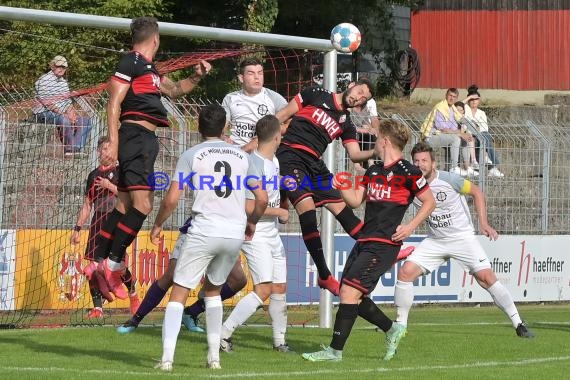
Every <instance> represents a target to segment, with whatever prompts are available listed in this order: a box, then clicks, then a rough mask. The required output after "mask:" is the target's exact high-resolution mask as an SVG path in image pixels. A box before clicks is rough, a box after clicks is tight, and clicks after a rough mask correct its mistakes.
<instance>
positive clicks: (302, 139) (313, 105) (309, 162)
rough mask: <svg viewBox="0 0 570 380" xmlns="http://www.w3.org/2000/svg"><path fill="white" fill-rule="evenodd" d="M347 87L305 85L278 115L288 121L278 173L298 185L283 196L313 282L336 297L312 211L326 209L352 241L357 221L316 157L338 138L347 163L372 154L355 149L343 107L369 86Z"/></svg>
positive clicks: (369, 92)
mask: <svg viewBox="0 0 570 380" xmlns="http://www.w3.org/2000/svg"><path fill="white" fill-rule="evenodd" d="M348 87H349V88H348V89H347V90H346V91H345V92H342V93H333V92H330V91H327V90H325V89H323V88H321V87H307V88H305V89H304V90H302V91H301V92H300V93H299V94H297V95H296V96H295V98H293V100H291V101H290V102H289V104H288V105H287V106H286V107H285V108H283V109H282V110H281V111H279V112H278V113H277V118H278V119H279V120H280V121H281V122H282V123H284V122H287V121H288V120H289V119H290V118H291V121H290V123H289V126H288V128H287V129H286V131H285V134H284V136H283V140H282V141H281V146H280V147H279V150H278V151H277V159H278V160H279V163H280V165H281V175H282V176H290V177H292V178H293V179H295V180H296V181H297V184H296V186H295V187H294V189H292V190H287V197H288V198H289V200H290V201H291V203H292V204H293V206H294V207H295V210H296V211H297V214H298V215H299V224H300V225H301V233H302V234H303V240H304V242H305V245H306V246H307V249H308V251H309V253H310V255H311V258H312V259H313V262H314V263H315V265H316V267H317V270H318V275H319V278H318V281H317V282H318V284H319V286H320V287H321V288H323V289H328V290H329V291H330V292H331V293H333V294H334V295H338V291H339V283H338V281H337V280H336V279H335V278H334V276H333V275H332V274H331V272H330V270H329V268H328V266H327V263H326V261H325V255H324V253H323V243H322V241H321V235H320V233H319V230H318V228H317V212H316V208H317V207H321V206H325V207H326V208H327V209H328V210H329V211H330V212H332V214H333V215H334V216H335V218H336V219H337V220H338V221H339V222H340V224H341V225H342V227H343V228H344V230H345V231H346V232H347V233H348V234H349V235H350V236H352V237H357V235H358V233H359V231H360V229H361V228H362V222H361V221H360V219H358V217H356V215H354V212H353V211H352V210H351V209H350V208H349V207H347V206H346V204H345V203H344V201H343V200H342V198H341V196H340V193H339V192H338V190H336V189H334V188H332V187H331V183H332V179H331V177H332V174H331V172H330V171H329V169H328V168H327V167H326V165H325V163H324V161H323V160H322V158H321V157H322V155H323V153H324V152H325V149H326V148H327V146H328V144H330V143H332V142H333V141H334V140H336V139H338V138H341V139H342V142H343V144H344V148H345V149H346V151H347V152H348V156H349V157H350V159H351V160H352V161H354V162H362V161H366V160H368V159H369V158H371V157H372V156H373V150H368V151H364V152H362V151H360V147H359V145H358V140H357V139H356V129H355V127H354V125H353V124H352V122H351V121H350V116H349V112H348V109H349V108H351V107H356V106H363V105H364V104H366V102H367V101H368V100H369V99H371V98H372V97H373V95H374V86H373V85H372V83H371V82H370V81H368V80H365V79H361V80H358V81H357V82H352V83H350V84H349V86H348Z"/></svg>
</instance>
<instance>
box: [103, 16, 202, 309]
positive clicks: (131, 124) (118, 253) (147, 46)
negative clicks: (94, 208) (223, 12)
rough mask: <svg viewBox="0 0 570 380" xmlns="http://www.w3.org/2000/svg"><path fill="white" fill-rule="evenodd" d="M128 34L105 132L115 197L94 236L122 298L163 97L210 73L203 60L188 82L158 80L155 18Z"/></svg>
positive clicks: (147, 208)
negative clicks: (113, 163) (113, 164)
mask: <svg viewBox="0 0 570 380" xmlns="http://www.w3.org/2000/svg"><path fill="white" fill-rule="evenodd" d="M131 35H132V42H133V50H132V51H131V52H129V53H128V54H125V55H124V56H123V57H122V58H121V60H120V61H119V64H118V66H117V70H116V72H115V74H114V75H113V77H112V78H111V81H110V82H109V87H108V92H109V102H108V104H107V127H108V130H109V144H110V155H111V156H112V157H113V158H116V157H117V156H118V159H119V183H118V190H119V194H118V200H117V204H116V206H115V209H114V210H113V211H112V212H111V213H110V215H109V217H108V219H107V221H106V223H105V225H103V227H102V228H101V231H100V232H99V235H98V236H97V248H96V252H95V258H96V260H97V262H99V268H100V271H101V272H102V273H104V275H105V279H106V280H107V282H108V284H109V288H110V290H111V291H112V292H113V293H114V294H115V296H116V297H117V298H121V299H126V298H127V296H128V294H127V292H126V290H125V288H124V286H123V282H122V276H123V274H124V273H125V264H124V261H123V260H124V257H125V252H126V249H127V247H128V246H129V245H130V244H131V243H132V242H133V240H134V239H135V238H136V236H137V234H138V232H139V230H140V229H141V227H142V225H143V222H144V221H145V219H146V217H147V215H148V214H149V213H150V212H151V211H152V204H153V189H152V188H151V187H150V185H149V183H148V180H149V176H150V175H151V174H152V173H154V162H155V160H156V157H157V155H158V150H159V145H158V139H157V137H156V134H155V130H156V128H159V127H168V126H169V121H168V115H167V112H166V108H165V107H164V105H163V104H162V102H161V96H162V94H164V95H166V96H169V97H171V98H176V97H178V96H181V95H183V94H186V93H188V92H189V91H191V90H192V89H193V88H194V87H195V86H196V85H197V84H198V82H199V81H200V79H201V78H202V77H203V76H204V75H206V73H207V72H208V71H209V70H210V68H211V66H210V64H209V63H207V62H205V61H201V62H200V64H199V65H197V66H196V68H195V74H194V75H193V76H192V77H190V78H186V79H183V80H180V81H178V82H173V81H171V80H170V79H168V78H166V77H162V76H160V74H159V73H158V71H157V69H156V67H155V65H154V63H153V62H152V60H153V59H154V56H155V54H156V52H157V51H158V47H159V44H160V36H159V31H158V22H157V21H156V19H155V18H153V17H139V18H135V19H133V21H132V23H131ZM119 124H120V126H121V127H120V128H119Z"/></svg>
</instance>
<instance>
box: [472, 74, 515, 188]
mask: <svg viewBox="0 0 570 380" xmlns="http://www.w3.org/2000/svg"><path fill="white" fill-rule="evenodd" d="M464 103H466V104H467V107H465V117H466V118H467V120H470V121H472V122H473V123H475V125H477V127H478V128H479V133H480V138H481V139H482V140H484V145H485V149H486V150H487V152H486V154H487V156H486V159H485V161H486V164H487V166H488V168H489V172H488V173H487V175H488V176H489V177H496V178H503V177H504V176H505V175H504V174H503V173H501V171H499V169H498V168H497V167H496V166H497V165H499V164H500V161H499V156H498V155H497V152H496V151H495V147H494V145H493V138H492V137H491V134H490V133H489V123H488V122H487V115H486V114H485V112H484V111H482V110H480V109H479V104H480V103H481V94H479V88H478V87H477V85H474V84H473V85H471V86H469V88H468V89H467V98H466V99H465V100H464ZM478 143H480V141H478ZM477 145H479V144H477Z"/></svg>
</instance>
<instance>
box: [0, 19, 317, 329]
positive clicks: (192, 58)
mask: <svg viewBox="0 0 570 380" xmlns="http://www.w3.org/2000/svg"><path fill="white" fill-rule="evenodd" d="M14 25H16V23H14ZM68 28H69V29H70V31H71V32H70V35H74V36H77V38H76V39H68V40H64V41H62V40H56V39H54V38H52V37H50V33H49V30H50V29H49V28H46V27H38V28H32V30H37V31H38V32H36V34H34V33H24V32H21V30H28V29H26V28H17V27H15V26H14V28H12V29H8V30H2V32H1V33H0V48H2V49H10V48H12V49H15V48H21V47H26V49H28V47H29V46H34V50H33V53H34V54H35V56H34V57H32V58H33V59H32V58H30V57H29V56H28V55H26V54H22V55H15V54H14V55H10V57H13V58H10V61H8V62H6V61H4V63H5V64H6V65H8V66H9V67H13V68H14V69H8V70H6V71H5V72H4V73H2V74H3V75H2V76H0V205H1V206H0V207H1V212H0V326H1V327H5V328H11V327H29V326H54V325H83V324H102V323H105V324H118V323H122V322H124V321H125V320H126V319H127V318H128V316H129V300H124V301H122V300H116V301H113V302H111V303H105V304H104V306H103V309H104V318H88V312H89V311H90V309H91V308H92V307H93V300H92V297H91V294H90V290H89V284H88V281H87V280H86V278H85V277H84V275H83V273H82V269H83V268H84V267H85V266H86V265H87V264H88V261H87V260H86V259H85V258H84V256H85V253H86V246H87V244H88V235H89V224H90V222H91V215H92V210H91V209H89V208H88V209H87V212H88V214H89V215H88V217H87V218H86V223H85V224H84V225H83V226H82V227H83V229H82V231H81V232H80V233H79V242H72V241H71V240H72V234H73V227H74V226H75V225H76V222H77V220H78V217H79V215H80V212H82V210H85V207H86V206H85V204H87V205H89V204H90V203H91V202H90V199H91V198H89V197H87V195H88V194H87V193H88V192H89V191H88V190H86V187H87V180H88V176H89V173H90V172H91V171H93V170H94V169H95V168H97V167H98V165H99V162H98V154H97V142H98V140H99V138H100V137H101V136H103V134H104V133H105V131H106V112H105V106H106V103H107V98H108V94H107V92H106V80H107V79H108V78H110V76H111V74H112V73H113V69H114V67H115V64H116V63H117V61H118V60H119V58H120V56H121V54H122V50H128V43H127V38H126V37H125V34H124V32H117V36H118V37H117V40H119V41H121V39H122V41H124V43H123V45H122V46H120V47H119V48H117V47H116V46H115V47H111V46H109V43H107V42H105V41H97V42H96V43H93V42H92V43H91V44H89V45H87V44H84V43H82V39H81V36H84V35H85V34H88V33H89V29H86V28H71V27H68ZM109 34H112V33H111V32H108V33H106V34H105V35H109ZM168 38H169V37H163V38H162V45H163V46H166V45H168V43H167V41H168ZM91 41H92V40H91ZM215 45H216V46H215V48H213V49H209V50H203V51H194V52H190V53H187V52H182V53H180V52H177V53H171V52H168V51H159V53H158V55H157V60H156V61H157V62H158V64H157V67H158V69H159V71H160V72H161V73H163V74H169V75H171V76H172V77H173V78H183V77H185V76H187V75H189V74H190V73H191V72H192V67H193V66H194V65H195V64H196V63H197V62H198V61H199V60H201V59H205V60H208V61H210V62H211V63H212V65H213V67H214V70H213V75H210V76H209V77H208V78H206V79H205V80H204V81H203V83H201V84H200V86H199V88H197V89H195V90H194V91H193V92H192V93H191V94H189V95H187V96H186V97H184V98H182V99H180V100H176V101H173V100H170V99H166V98H164V99H163V102H164V104H165V106H166V108H167V110H168V112H169V117H170V120H171V122H172V123H171V124H172V127H171V128H162V129H158V131H157V134H158V136H159V141H160V145H161V147H160V154H159V157H158V159H157V162H156V166H155V170H156V171H161V172H164V173H173V172H174V169H175V166H176V161H177V158H178V157H179V156H180V154H181V153H182V152H183V151H184V150H186V149H187V148H189V147H190V146H192V145H194V144H196V143H198V142H199V136H198V133H197V130H196V124H197V122H196V120H197V115H198V112H199V111H200V108H201V107H202V106H204V105H206V104H209V103H212V102H218V103H219V102H221V100H222V98H223V96H224V94H225V93H227V92H229V91H233V90H236V89H238V88H239V83H238V82H237V80H236V74H237V71H236V67H237V65H238V63H239V61H240V60H241V59H242V58H243V57H244V56H245V55H251V54H255V55H256V56H257V57H260V58H262V59H263V61H264V68H265V86H266V87H268V88H270V89H273V90H275V91H277V92H279V93H280V94H282V95H283V96H284V97H285V98H286V99H287V100H290V99H291V98H292V97H293V96H294V95H295V94H296V93H297V92H298V91H300V90H301V89H302V88H303V87H304V86H307V85H310V84H311V83H312V80H313V78H314V77H315V76H316V75H317V74H316V73H317V72H318V71H319V70H322V68H319V67H318V66H319V65H318V64H316V63H315V62H317V61H319V60H316V57H317V56H318V55H319V54H321V53H317V52H311V51H307V50H293V49H278V48H271V47H264V48H262V49H258V50H255V51H252V50H245V49H242V48H241V46H240V45H230V44H219V43H216V44H215ZM28 52H29V50H25V51H23V53H28ZM55 56H62V57H65V65H67V66H68V67H67V68H66V70H65V74H64V76H63V78H65V79H66V80H67V81H68V84H69V87H70V89H71V93H59V94H56V95H52V98H51V99H50V101H51V103H50V104H64V103H65V104H72V107H73V108H74V109H75V110H76V113H77V116H78V121H77V122H76V126H75V128H76V129H75V132H76V134H78V133H77V131H78V130H79V131H80V132H81V133H83V132H84V133H83V135H84V137H85V138H84V141H79V143H78V144H80V148H77V149H76V150H77V152H66V150H68V149H67V147H69V145H70V143H69V140H66V139H67V137H66V136H64V135H63V129H62V128H61V126H60V125H58V123H60V121H57V120H51V119H50V118H47V117H39V116H38V109H41V108H42V106H45V100H44V101H41V102H40V101H38V92H39V91H41V89H39V88H38V86H37V85H36V81H37V80H38V78H40V77H41V76H42V75H44V74H46V73H48V72H50V71H51V69H50V67H49V63H50V62H51V61H52V60H53V59H54V57H55ZM320 62H322V60H320ZM53 63H55V64H56V65H60V66H61V65H64V64H63V62H62V61H58V62H53ZM15 68H18V69H15ZM58 102H59V103H58ZM44 111H45V109H44ZM95 189H96V190H93V189H92V190H91V191H99V190H101V189H100V188H99V187H97V186H96V187H95ZM164 194H165V193H164V192H163V191H157V192H156V193H155V204H154V210H153V213H151V215H149V217H148V218H147V220H146V222H145V225H144V226H143V228H142V231H141V233H139V235H138V237H137V239H136V240H135V242H133V244H132V245H131V246H130V247H129V248H128V249H127V255H126V257H127V265H128V267H129V268H130V271H131V273H132V277H133V279H134V281H135V283H136V285H135V287H134V292H136V294H137V295H138V296H139V297H140V299H141V300H142V298H143V297H144V295H145V293H146V291H147V289H148V288H149V286H150V285H151V284H152V283H153V282H154V281H155V280H156V279H158V278H159V277H160V276H161V275H162V274H163V273H164V271H165V269H166V266H167V263H168V259H169V253H170V252H172V249H173V246H174V242H175V240H176V238H177V236H178V230H177V229H178V227H179V226H180V225H182V223H183V222H184V220H185V219H186V216H187V215H188V214H189V209H190V206H191V202H192V199H191V194H189V192H188V193H187V194H186V197H185V198H184V199H183V201H182V202H181V203H180V205H179V207H178V209H177V210H176V212H175V213H174V215H173V216H172V217H171V218H170V219H169V220H168V221H167V223H166V224H165V226H164V230H165V233H164V239H163V241H161V242H160V244H159V245H158V246H155V245H153V244H152V243H150V241H149V239H148V233H149V230H150V227H151V225H152V222H153V220H154V217H155V215H156V212H157V210H158V207H159V203H160V201H161V199H162V198H163V195H164ZM86 197H87V198H86ZM86 199H87V201H86ZM299 231H300V230H299V228H298V220H297V219H296V217H295V215H294V212H292V213H291V222H290V223H289V225H287V226H285V227H284V228H283V241H284V244H285V247H286V250H287V259H288V261H289V264H288V271H289V273H288V287H289V291H288V295H287V298H288V303H289V305H290V309H289V310H290V311H289V322H290V323H291V324H317V323H318V311H317V307H316V305H317V303H318V301H319V294H320V292H319V288H318V287H317V286H316V277H315V276H316V274H315V268H314V267H313V266H312V262H311V261H310V257H309V255H308V254H307V252H306V248H305V246H304V243H303V241H302V239H301V237H300V232H299ZM243 265H244V268H245V269H246V273H247V263H246V262H245V261H243ZM251 290H252V284H251V279H249V282H248V285H247V286H246V288H244V289H243V290H242V291H241V292H240V293H239V294H238V295H237V296H236V297H234V298H233V299H230V300H228V301H226V303H225V305H226V306H227V307H228V308H229V307H231V306H233V305H235V303H236V302H237V301H238V300H239V299H240V297H242V296H244V295H245V294H247V293H248V292H249V291H251ZM197 295H198V294H197V292H192V293H191V297H190V299H189V300H188V305H189V304H191V303H192V302H194V301H195V300H196V297H197ZM167 300H168V295H167V296H166V297H165V298H164V300H163V302H162V303H161V305H160V306H161V307H163V306H165V304H166V302H167ZM296 305H299V307H297V306H296ZM266 314H267V313H266V312H264V311H259V312H258V313H257V314H256V317H255V318H254V319H253V321H252V320H250V322H253V323H266V322H267V315H266ZM161 322H162V313H161V311H160V309H158V311H156V312H154V313H151V315H150V316H149V317H147V319H146V320H145V321H143V323H161Z"/></svg>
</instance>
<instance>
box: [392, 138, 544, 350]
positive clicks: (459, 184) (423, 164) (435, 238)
mask: <svg viewBox="0 0 570 380" xmlns="http://www.w3.org/2000/svg"><path fill="white" fill-rule="evenodd" d="M412 159H413V160H414V164H415V165H416V166H418V167H419V168H420V169H421V171H422V173H423V175H424V177H425V178H426V180H427V181H428V183H429V184H430V189H431V191H432V192H433V194H434V195H435V194H438V196H437V207H436V208H435V210H434V211H433V212H432V214H431V215H430V217H429V219H428V223H427V227H428V235H427V237H426V238H425V239H424V240H422V242H421V243H420V244H419V245H418V246H417V247H416V249H415V251H414V253H413V254H412V255H411V256H410V257H409V258H408V259H407V260H406V262H405V263H404V265H403V266H402V267H401V268H400V270H399V271H398V281H397V282H396V289H395V292H394V302H395V304H396V311H397V317H396V322H395V324H397V325H399V326H400V328H399V331H400V336H398V337H395V339H394V340H393V342H392V344H391V345H390V347H389V350H388V352H387V353H386V356H385V358H384V359H385V360H390V359H392V357H393V356H394V354H395V353H396V348H397V347H398V344H399V342H400V339H401V337H402V336H403V335H404V334H405V331H406V328H407V325H408V315H409V313H410V309H411V307H412V304H413V302H414V284H413V282H414V281H415V280H416V279H417V278H418V277H420V276H421V275H424V274H426V273H430V272H432V271H433V270H435V269H437V268H438V267H439V266H440V265H441V264H443V263H444V262H445V261H446V260H449V259H455V260H457V261H458V262H459V263H460V264H461V266H462V267H463V268H465V269H467V270H469V273H470V274H472V275H473V276H474V277H475V279H476V280H477V283H478V284H479V285H480V286H481V287H482V288H483V289H485V290H487V292H489V294H490V295H491V297H492V298H493V301H494V302H495V304H496V305H497V306H498V307H499V309H501V310H502V311H503V312H504V313H505V314H506V315H507V316H508V317H509V319H510V320H511V323H512V324H513V328H514V329H515V331H516V334H517V335H518V336H520V337H521V338H532V337H533V336H534V334H533V333H532V332H530V331H529V330H528V329H527V327H526V325H525V324H524V322H523V321H522V320H521V317H520V315H519V312H518V310H517V307H516V306H515V303H514V302H513V298H512V296H511V294H510V293H509V291H508V290H507V288H505V286H504V285H503V284H501V282H500V281H499V280H498V279H497V276H496V275H495V273H494V272H493V269H492V268H491V263H490V261H489V258H488V257H487V254H486V253H485V251H484V250H483V247H482V246H481V243H479V240H478V239H477V237H476V236H475V228H474V227H473V222H472V221H471V214H470V212H469V207H468V206H467V201H466V200H465V195H469V196H471V197H473V199H474V203H475V210H476V211H477V216H478V220H479V231H481V233H482V234H483V235H485V236H487V237H488V238H489V239H491V240H497V238H498V237H499V235H498V234H497V231H495V230H494V229H493V227H491V226H490V225H489V222H488V221H487V208H486V206H485V196H484V194H483V192H482V191H481V189H480V188H479V187H478V186H477V185H475V184H474V183H472V182H470V181H468V180H467V179H465V178H463V177H461V176H459V175H457V174H453V173H449V172H446V171H442V170H436V161H435V154H434V152H433V148H432V147H431V146H429V145H428V144H427V143H418V144H416V145H415V146H414V148H413V149H412ZM440 194H443V195H444V196H442V195H440ZM414 203H417V204H418V205H420V204H421V200H415V201H414ZM442 221H445V222H442Z"/></svg>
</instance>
